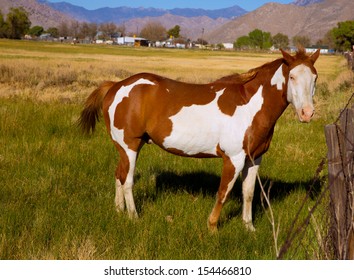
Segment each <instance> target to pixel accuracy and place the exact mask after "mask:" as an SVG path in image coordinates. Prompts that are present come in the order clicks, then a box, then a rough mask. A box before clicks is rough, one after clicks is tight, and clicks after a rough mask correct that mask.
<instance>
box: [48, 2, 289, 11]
mask: <svg viewBox="0 0 354 280" xmlns="http://www.w3.org/2000/svg"><path fill="white" fill-rule="evenodd" d="M48 1H49V2H68V3H71V4H73V5H76V6H80V7H84V8H86V9H88V10H94V9H98V8H103V7H110V8H116V7H121V6H127V7H132V8H137V7H144V8H149V7H153V8H162V9H173V8H203V9H207V10H214V9H222V8H228V7H231V6H234V5H238V6H240V7H241V8H243V9H245V10H246V11H252V10H254V9H257V8H259V7H260V6H262V5H264V4H265V3H268V2H278V3H282V4H289V3H292V2H294V0H273V1H269V0H268V1H264V0H90V1H87V0H48Z"/></svg>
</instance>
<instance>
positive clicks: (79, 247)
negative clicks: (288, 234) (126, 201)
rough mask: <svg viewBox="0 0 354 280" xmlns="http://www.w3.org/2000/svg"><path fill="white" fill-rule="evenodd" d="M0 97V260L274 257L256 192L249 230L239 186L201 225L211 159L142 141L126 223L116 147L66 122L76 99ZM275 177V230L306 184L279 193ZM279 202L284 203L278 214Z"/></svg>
mask: <svg viewBox="0 0 354 280" xmlns="http://www.w3.org/2000/svg"><path fill="white" fill-rule="evenodd" d="M0 104H1V105H0V112H1V114H0V119H1V126H0V131H1V137H0V145H1V147H3V148H2V150H1V152H0V178H1V182H2V184H1V197H0V207H1V209H2V211H1V213H0V236H1V237H0V240H1V241H0V259H47V258H49V259H52V258H54V259H77V258H84V259H87V258H95V259H96V258H98V259H272V258H274V257H275V252H274V245H273V242H272V237H271V236H272V235H271V234H272V232H271V228H270V225H269V223H268V220H267V218H266V216H265V213H264V210H263V209H262V208H261V206H260V204H259V199H257V198H256V199H255V200H256V207H255V208H256V212H255V226H256V227H257V232H256V233H249V232H247V231H246V230H245V228H244V226H243V224H242V221H241V194H240V186H235V189H236V190H235V191H234V194H233V197H232V199H230V202H229V203H228V204H227V205H226V206H225V208H224V210H223V214H222V217H221V228H220V232H219V233H218V234H217V235H211V234H210V233H209V232H208V231H207V227H206V220H207V217H208V215H209V212H210V210H211V208H212V206H213V204H214V198H215V193H216V189H217V184H218V182H219V174H220V170H221V162H220V160H217V159H213V160H201V159H186V158H181V157H175V156H172V155H169V154H167V153H165V152H163V151H161V150H160V149H158V148H157V147H155V146H150V145H149V146H147V147H144V149H143V150H142V153H141V156H140V159H139V162H138V166H137V172H136V187H135V190H134V192H135V200H136V203H137V207H138V210H139V214H140V218H139V219H138V220H136V221H131V220H129V219H128V218H127V216H126V215H124V214H117V213H116V212H115V209H114V203H113V198H114V177H113V174H114V170H115V166H116V163H117V154H116V151H115V150H114V148H113V145H112V144H111V142H110V140H109V138H108V135H107V133H106V132H105V129H104V127H103V125H102V124H100V126H99V129H98V131H97V133H96V134H95V135H94V136H92V137H83V136H82V135H81V134H80V133H79V131H78V129H77V128H76V126H75V125H74V121H75V120H76V119H77V117H78V113H79V109H80V108H79V107H78V106H77V105H68V104H66V105H62V104H59V103H53V104H44V103H35V102H32V101H26V100H16V99H10V100H4V99H2V100H1V102H0ZM284 163H286V162H284ZM286 171H287V170H286V169H285V171H284V172H286ZM291 172H297V171H291ZM291 172H287V173H288V174H289V173H290V174H291ZM274 173H275V172H274ZM278 184H280V185H279V186H278V189H281V192H282V193H283V194H282V195H280V196H279V197H278V198H277V197H275V198H274V200H273V208H274V211H275V213H276V215H277V216H280V217H281V228H282V230H284V231H282V238H284V234H285V229H286V228H287V227H289V226H290V223H291V221H292V218H293V217H294V216H295V214H296V211H297V207H298V206H299V204H300V202H301V200H302V197H304V195H305V192H306V191H305V187H304V186H302V184H301V183H300V182H295V183H293V184H291V188H290V190H289V191H288V190H286V189H285V188H284V187H282V185H281V183H278ZM285 194H286V195H285ZM257 201H258V203H257ZM310 204H311V203H310ZM284 205H291V207H286V209H287V210H286V212H284V211H283V209H284ZM280 240H281V239H280ZM299 257H300V258H303V257H304V256H301V255H300V256H299Z"/></svg>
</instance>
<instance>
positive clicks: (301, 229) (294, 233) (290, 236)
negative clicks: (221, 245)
mask: <svg viewBox="0 0 354 280" xmlns="http://www.w3.org/2000/svg"><path fill="white" fill-rule="evenodd" d="M353 98H354V92H353V93H352V95H351V97H350V98H349V99H348V102H347V103H346V105H345V107H344V109H342V110H341V112H340V114H339V116H338V117H337V119H336V120H335V121H334V122H333V123H332V124H334V125H335V126H336V128H339V129H340V127H339V126H338V122H339V121H340V119H341V118H342V115H343V113H344V112H346V110H347V109H348V107H349V106H350V104H351V102H352V100H353ZM340 131H341V130H340ZM338 133H339V130H338V129H337V137H339V136H338ZM341 133H342V134H343V135H344V133H343V131H341ZM347 140H348V141H349V139H347ZM339 142H340V141H339ZM349 143H350V144H351V145H353V143H351V142H350V141H349ZM340 150H341V149H340ZM341 157H342V159H343V158H344V157H343V156H342V154H341ZM326 162H328V161H327V156H324V157H323V158H322V159H321V161H320V163H319V164H318V166H317V168H316V172H315V175H314V176H313V178H312V184H311V186H310V188H309V190H308V191H307V193H306V196H305V198H304V199H303V201H302V204H301V206H300V208H299V210H298V211H297V213H296V215H295V218H294V220H293V223H292V225H291V226H290V228H289V230H288V233H287V238H286V240H285V242H284V243H283V245H282V246H281V248H280V250H279V254H278V257H277V259H283V258H284V256H285V254H286V253H287V252H288V251H289V249H290V247H291V246H292V244H293V242H294V240H295V239H296V238H297V237H299V236H300V235H301V236H300V237H299V240H300V241H301V240H302V239H303V238H304V235H305V232H306V229H307V227H308V225H309V224H310V220H311V217H312V216H313V214H314V212H315V211H316V210H317V208H318V206H319V205H320V204H321V202H322V200H323V199H324V197H326V195H327V192H328V191H329V189H330V188H331V187H332V184H330V183H328V184H327V186H326V187H325V188H324V189H323V190H322V192H321V193H320V194H319V195H318V196H317V200H316V202H315V204H314V206H313V207H312V208H311V209H309V213H308V214H307V216H306V218H305V219H304V220H303V222H302V223H300V225H299V226H297V227H296V228H295V225H296V224H298V222H299V220H300V214H301V212H302V211H303V209H304V207H305V205H306V203H307V201H308V200H309V198H310V197H311V194H312V192H313V189H314V186H315V184H316V183H317V182H318V181H319V180H320V179H321V178H320V174H321V172H322V171H323V170H324V166H325V163H326ZM341 162H342V170H340V171H339V172H338V173H337V174H336V176H334V181H335V180H337V178H338V177H339V176H340V175H341V174H342V173H343V172H344V165H345V163H344V162H343V160H341ZM344 173H345V172H344ZM346 181H347V178H346ZM299 247H300V244H298V246H297V248H296V249H295V252H296V251H297V249H298V248H299Z"/></svg>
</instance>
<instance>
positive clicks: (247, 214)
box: [242, 157, 262, 231]
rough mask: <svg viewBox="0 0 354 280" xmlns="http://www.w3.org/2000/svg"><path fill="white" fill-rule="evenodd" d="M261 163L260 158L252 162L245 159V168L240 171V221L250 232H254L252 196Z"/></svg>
mask: <svg viewBox="0 0 354 280" xmlns="http://www.w3.org/2000/svg"><path fill="white" fill-rule="evenodd" d="M261 161H262V157H259V158H257V159H256V160H254V161H253V160H250V159H247V160H246V163H245V167H244V168H243V170H242V179H243V183H242V196H243V207H242V219H243V222H244V223H245V226H246V228H247V229H248V230H250V231H255V228H254V226H253V223H252V200H253V195H254V187H255V185H256V179H257V173H258V169H259V165H260V164H261Z"/></svg>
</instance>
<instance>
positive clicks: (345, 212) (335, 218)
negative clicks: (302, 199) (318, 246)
mask: <svg viewBox="0 0 354 280" xmlns="http://www.w3.org/2000/svg"><path fill="white" fill-rule="evenodd" d="M325 134H326V142H327V147H328V155H327V156H328V184H329V191H330V203H331V209H330V211H331V228H330V232H331V236H332V242H333V248H334V253H335V257H336V258H337V259H354V216H353V215H354V211H353V207H354V163H353V157H354V146H353V143H354V107H353V109H345V111H343V113H342V114H341V117H340V124H339V125H338V124H330V125H327V126H326V127H325Z"/></svg>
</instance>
